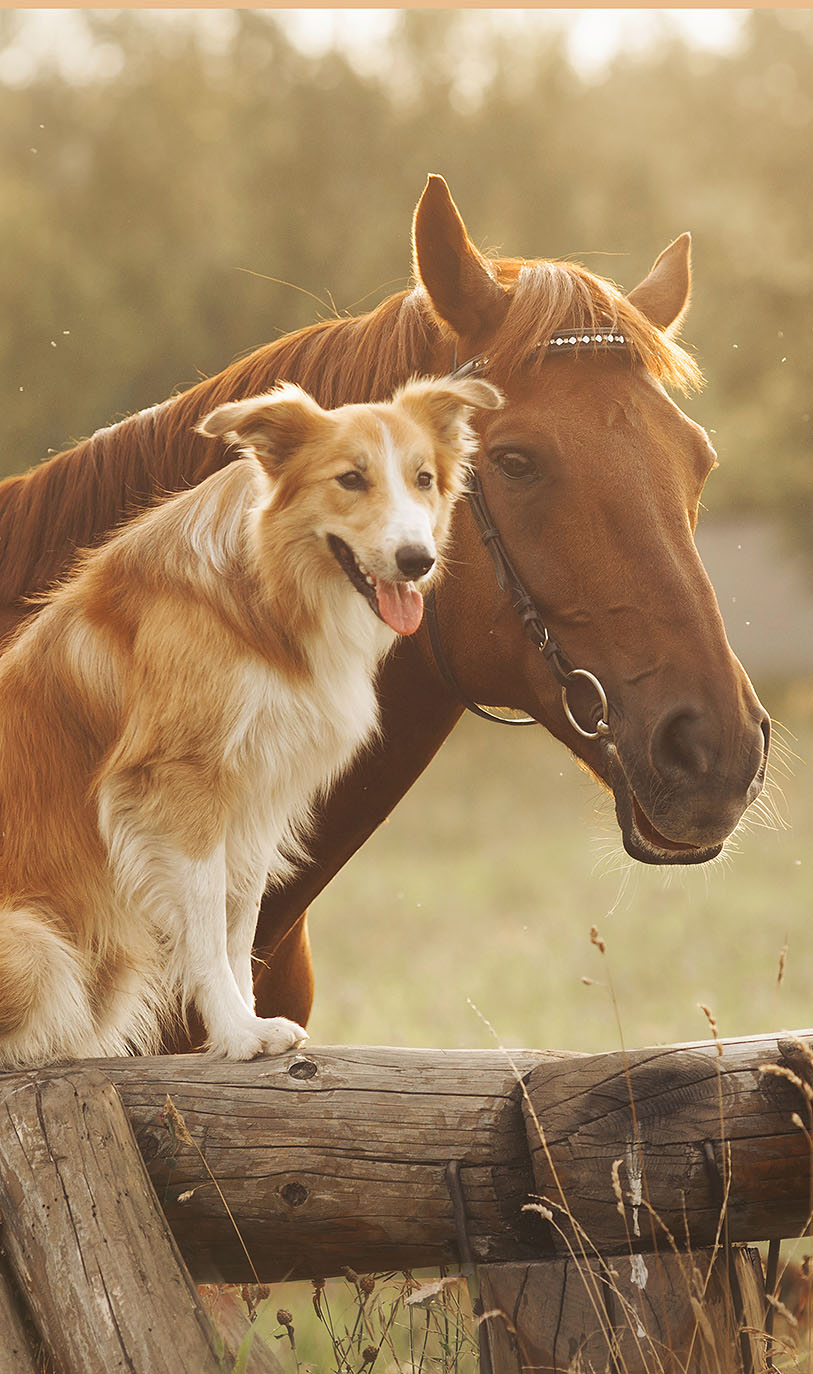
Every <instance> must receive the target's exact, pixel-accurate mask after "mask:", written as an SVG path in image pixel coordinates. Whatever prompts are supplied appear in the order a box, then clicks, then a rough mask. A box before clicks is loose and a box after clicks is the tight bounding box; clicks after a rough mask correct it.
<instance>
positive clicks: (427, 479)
mask: <svg viewBox="0 0 813 1374" xmlns="http://www.w3.org/2000/svg"><path fill="white" fill-rule="evenodd" d="M415 481H416V482H417V484H418V486H419V487H421V488H422V489H423V490H424V491H428V489H429V487H431V485H432V483H433V481H434V478H433V477H432V474H431V472H419V473H418V476H417V477H416V479H415Z"/></svg>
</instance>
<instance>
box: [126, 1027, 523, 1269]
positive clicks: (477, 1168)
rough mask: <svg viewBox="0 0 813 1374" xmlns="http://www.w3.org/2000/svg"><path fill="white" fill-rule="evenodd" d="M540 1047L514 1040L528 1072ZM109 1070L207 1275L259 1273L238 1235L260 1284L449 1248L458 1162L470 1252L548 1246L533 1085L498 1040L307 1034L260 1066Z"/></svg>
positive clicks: (187, 1248)
mask: <svg viewBox="0 0 813 1374" xmlns="http://www.w3.org/2000/svg"><path fill="white" fill-rule="evenodd" d="M547 1057H548V1056H546V1055H545V1054H542V1053H522V1054H518V1055H517V1056H516V1066H517V1069H518V1071H519V1073H520V1074H522V1075H525V1074H528V1073H529V1072H530V1071H531V1069H533V1068H534V1067H536V1066H537V1065H538V1064H540V1063H543V1062H544V1061H545V1060H546V1058H547ZM100 1067H101V1068H103V1071H104V1072H105V1073H107V1074H108V1075H109V1077H110V1078H111V1079H112V1080H113V1081H114V1082H115V1084H116V1086H117V1088H118V1090H119V1092H120V1094H121V1097H122V1100H123V1102H124V1105H125V1108H126V1110H127V1112H128V1114H129V1117H130V1120H131V1122H132V1125H133V1128H134V1131H135V1134H136V1138H137V1140H138V1143H139V1146H140V1148H141V1151H142V1154H143V1155H144V1159H145V1162H146V1164H147V1168H148V1171H149V1173H150V1176H151V1178H152V1181H153V1184H154V1186H155V1188H156V1191H157V1194H158V1197H159V1199H160V1200H161V1203H162V1205H163V1207H164V1209H165V1211H166V1215H167V1218H168V1220H169V1223H170V1226H171V1229H172V1231H173V1233H174V1235H175V1237H176V1240H177V1241H178V1244H179V1246H180V1249H181V1252H182V1254H183V1256H184V1258H185V1260H186V1262H187V1265H188V1266H189V1269H190V1271H191V1273H192V1274H193V1276H194V1277H195V1279H197V1280H198V1281H199V1282H207V1281H210V1282H217V1281H220V1282H239V1281H246V1280H248V1281H250V1280H251V1279H252V1271H251V1269H250V1267H249V1265H248V1261H247V1259H246V1255H245V1252H244V1250H243V1245H245V1248H246V1250H247V1251H248V1254H249V1255H250V1257H251V1261H252V1263H253V1265H254V1267H255V1269H256V1270H257V1273H258V1274H259V1275H260V1277H261V1279H262V1280H263V1281H267V1282H273V1281H275V1280H279V1279H282V1278H285V1277H288V1276H290V1277H314V1276H322V1275H323V1276H329V1275H331V1274H336V1273H338V1272H339V1271H340V1270H341V1269H342V1267H343V1266H350V1267H351V1268H353V1269H356V1270H358V1271H359V1272H364V1271H373V1270H379V1271H380V1270H386V1269H391V1268H397V1269H401V1268H419V1267H426V1266H435V1265H440V1264H449V1263H452V1264H453V1263H456V1262H457V1260H458V1258H459V1251H458V1241H457V1221H456V1216H455V1207H454V1205H453V1202H452V1196H451V1194H450V1188H449V1182H448V1180H447V1169H448V1166H449V1164H450V1162H452V1161H457V1162H458V1164H459V1166H460V1171H459V1177H460V1185H461V1189H462V1197H463V1212H464V1218H465V1220H464V1224H465V1226H466V1228H467V1232H468V1236H469V1240H470V1244H471V1248H472V1253H473V1255H474V1258H475V1259H476V1260H486V1259H493V1260H501V1259H506V1258H511V1259H516V1258H531V1257H532V1256H533V1255H534V1254H535V1253H537V1252H538V1247H537V1246H536V1245H535V1244H533V1243H531V1236H532V1232H533V1229H534V1228H533V1221H532V1219H530V1218H528V1217H527V1216H526V1215H525V1214H523V1212H522V1210H521V1209H522V1205H523V1203H524V1202H525V1201H526V1200H527V1197H528V1193H529V1191H530V1190H531V1189H532V1179H531V1172H530V1161H529V1158H528V1148H527V1144H526V1141H525V1128H524V1124H523V1119H522V1088H521V1083H520V1081H519V1080H518V1078H517V1075H516V1073H515V1072H514V1070H513V1068H512V1066H511V1063H510V1062H509V1060H508V1059H507V1057H506V1055H505V1054H504V1053H502V1052H500V1051H498V1050H494V1051H490V1050H488V1051H474V1052H471V1051H455V1050H416V1049H386V1048H384V1049H379V1048H332V1049H322V1048H315V1047H314V1048H313V1049H311V1048H310V1047H308V1049H307V1051H306V1052H303V1053H298V1054H296V1053H295V1054H289V1055H284V1056H279V1057H274V1058H268V1059H264V1060H255V1061H254V1062H252V1063H250V1064H222V1063H216V1062H213V1061H211V1060H208V1059H206V1058H204V1057H200V1056H175V1057H165V1058H158V1059H138V1060H132V1061H127V1062H125V1061H121V1060H118V1061H105V1062H104V1063H103V1064H101V1065H100ZM167 1095H169V1096H171V1098H172V1101H173V1103H174V1105H175V1107H176V1109H177V1110H178V1112H179V1113H180V1114H181V1116H182V1118H183V1120H184V1122H185V1124H186V1127H187V1129H188V1131H189V1133H190V1136H191V1138H192V1140H193V1141H194V1142H195V1146H197V1147H199V1148H200V1150H201V1151H202V1153H203V1156H204V1158H205V1161H206V1165H207V1166H208V1169H209V1170H211V1174H212V1175H213V1176H214V1178H215V1179H216V1180H217V1184H218V1187H219V1189H220V1190H221V1191H222V1194H223V1197H225V1200H226V1202H227V1203H228V1207H229V1210H230V1211H231V1213H232V1215H233V1217H234V1219H235V1222H236V1225H237V1228H238V1229H239V1232H240V1236H239V1237H238V1236H237V1234H236V1232H235V1228H234V1226H233V1225H232V1224H231V1222H230V1221H229V1218H228V1215H227V1213H226V1210H225V1207H224V1202H223V1198H222V1197H221V1196H220V1192H219V1191H218V1188H216V1187H215V1186H214V1184H213V1183H212V1181H211V1178H210V1175H209V1173H208V1172H207V1170H206V1168H204V1166H203V1164H202V1162H201V1158H200V1155H199V1154H198V1152H197V1149H196V1148H195V1146H189V1145H186V1144H184V1142H183V1141H182V1140H181V1139H179V1138H178V1137H177V1135H176V1136H175V1138H174V1139H173V1136H172V1134H171V1133H170V1130H168V1128H167V1125H166V1123H165V1121H164V1120H162V1111H163V1108H164V1102H165V1098H166V1097H167ZM190 1193H191V1196H189V1197H186V1195H187V1194H190ZM183 1199H186V1200H183Z"/></svg>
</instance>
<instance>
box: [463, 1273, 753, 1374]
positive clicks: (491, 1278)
mask: <svg viewBox="0 0 813 1374" xmlns="http://www.w3.org/2000/svg"><path fill="white" fill-rule="evenodd" d="M635 1265H636V1267H635V1268H634V1269H633V1267H632V1261H631V1257H630V1255H618V1256H616V1257H615V1259H614V1260H612V1261H610V1262H606V1261H605V1262H602V1261H600V1260H599V1259H597V1258H590V1259H589V1260H588V1261H586V1262H585V1261H584V1260H583V1259H581V1258H579V1260H578V1261H576V1260H574V1259H557V1260H538V1261H535V1262H534V1263H531V1264H489V1265H484V1266H482V1267H481V1269H480V1293H481V1298H482V1300H483V1306H484V1311H485V1312H486V1314H488V1315H487V1317H486V1321H485V1327H486V1332H487V1334H488V1341H489V1352H490V1355H491V1363H492V1367H493V1369H494V1370H495V1371H497V1374H530V1371H533V1372H534V1374H565V1371H568V1370H572V1369H576V1368H579V1369H584V1370H592V1371H594V1374H618V1371H619V1370H655V1369H657V1370H659V1371H661V1374H708V1371H709V1370H712V1369H725V1370H728V1371H731V1374H733V1372H734V1371H735V1370H745V1371H747V1374H751V1370H752V1369H762V1368H764V1367H765V1366H764V1358H763V1345H764V1342H763V1341H761V1340H760V1339H759V1337H758V1336H754V1335H750V1334H749V1335H745V1336H743V1335H742V1334H741V1328H742V1327H743V1326H745V1327H747V1328H752V1329H753V1330H754V1331H757V1332H758V1331H761V1330H762V1329H763V1327H764V1316H765V1304H764V1292H763V1289H762V1270H761V1268H760V1264H759V1255H758V1254H757V1252H756V1251H755V1250H735V1251H734V1252H733V1254H732V1265H733V1267H734V1270H735V1275H736V1277H735V1281H734V1282H735V1292H734V1293H733V1294H732V1292H731V1289H730V1287H729V1282H728V1278H727V1274H726V1264H725V1259H724V1257H723V1255H722V1253H721V1252H718V1253H717V1256H716V1259H715V1257H714V1256H713V1254H712V1252H711V1251H710V1250H701V1251H698V1252H696V1253H695V1254H693V1255H692V1256H691V1257H689V1256H687V1255H675V1254H673V1253H671V1252H670V1253H667V1254H664V1253H661V1254H651V1253H649V1254H646V1255H640V1254H638V1255H636V1258H635ZM701 1293H702V1295H703V1297H702V1303H701V1304H700V1316H699V1317H698V1308H697V1307H696V1306H695V1305H693V1302H692V1299H695V1300H696V1299H697V1298H698V1295H699V1294H701ZM743 1341H744V1342H745V1351H746V1352H747V1353H746V1360H747V1363H746V1364H743V1363H742V1356H743V1353H745V1352H744V1351H743V1348H742V1343H743ZM574 1361H576V1363H574Z"/></svg>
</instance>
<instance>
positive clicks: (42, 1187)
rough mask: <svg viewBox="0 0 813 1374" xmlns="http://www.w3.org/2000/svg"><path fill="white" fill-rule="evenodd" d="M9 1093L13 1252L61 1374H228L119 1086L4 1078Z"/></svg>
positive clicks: (100, 1078)
mask: <svg viewBox="0 0 813 1374" xmlns="http://www.w3.org/2000/svg"><path fill="white" fill-rule="evenodd" d="M0 1091H2V1098H0V1214H2V1217H3V1222H4V1232H3V1234H4V1240H5V1247H6V1251H7V1254H8V1257H9V1261H10V1263H11V1266H12V1269H13V1270H14V1273H15V1275H16V1278H17V1281H18V1283H19V1285H20V1287H21V1289H22V1290H23V1291H24V1292H25V1294H26V1296H27V1299H28V1302H29V1304H30V1307H31V1311H32V1315H33V1317H34V1319H35V1321H36V1322H37V1325H38V1327H39V1329H40V1332H41V1334H42V1337H43V1339H44V1340H45V1343H46V1345H47V1346H48V1349H49V1351H50V1353H51V1355H52V1357H53V1359H54V1361H55V1362H56V1364H57V1366H58V1367H59V1368H60V1370H61V1371H63V1374H112V1372H113V1371H115V1370H122V1371H124V1370H127V1371H128V1374H181V1371H183V1374H220V1371H222V1369H223V1364H222V1361H221V1359H220V1357H219V1353H218V1350H217V1349H216V1337H215V1335H214V1332H213V1329H212V1327H211V1325H210V1323H209V1321H208V1319H207V1318H206V1315H205V1313H204V1311H203V1308H202V1305H201V1303H200V1300H199V1298H198V1294H197V1291H196V1289H195V1287H194V1285H193V1284H192V1281H191V1279H190V1277H189V1274H188V1272H187V1270H186V1268H185V1266H184V1263H183V1261H182V1259H181V1257H180V1253H179V1251H178V1249H177V1246H176V1244H175V1241H174V1240H173V1238H172V1235H171V1233H170V1231H169V1229H168V1227H167V1225H166V1222H165V1220H164V1216H163V1213H162V1211H161V1208H160V1206H159V1204H158V1201H157V1198H156V1196H155V1193H154V1192H153V1189H152V1186H151V1184H150V1181H149V1178H148V1177H147V1173H146V1170H145V1168H144V1165H143V1162H142V1159H141V1155H140V1153H139V1150H138V1147H137V1145H136V1142H135V1138H134V1136H133V1132H132V1129H131V1127H130V1124H129V1121H128V1119H127V1116H126V1114H125V1112H124V1109H123V1107H122V1105H121V1101H120V1099H119V1096H118V1093H117V1092H116V1090H115V1088H114V1087H113V1085H112V1084H111V1083H110V1082H109V1080H108V1079H107V1078H106V1077H105V1076H104V1075H103V1074H102V1073H100V1072H99V1071H98V1070H97V1069H94V1068H81V1069H76V1068H74V1069H67V1070H66V1071H65V1072H64V1073H63V1074H61V1075H59V1076H53V1075H46V1076H44V1077H43V1078H41V1079H40V1078H39V1077H38V1075H37V1074H19V1075H6V1076H4V1078H3V1080H2V1085H1V1087H0ZM18 1367H19V1368H20V1369H24V1368H25V1364H24V1361H23V1362H22V1363H21V1364H20V1365H19V1366H16V1365H15V1366H14V1368H15V1371H16V1369H17V1368H18Z"/></svg>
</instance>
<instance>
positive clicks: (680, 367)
mask: <svg viewBox="0 0 813 1374" xmlns="http://www.w3.org/2000/svg"><path fill="white" fill-rule="evenodd" d="M493 267H494V268H495V270H496V275H497V279H498V281H499V282H500V284H501V285H502V286H504V287H506V288H507V289H508V291H509V293H510V297H511V299H510V305H509V308H508V311H507V312H506V315H505V318H504V321H503V324H502V327H501V328H500V330H499V332H498V333H497V335H496V336H495V338H494V341H493V343H491V344H490V345H489V350H488V353H489V361H490V363H491V364H492V367H493V369H494V372H495V374H498V375H499V376H500V377H505V378H507V377H509V376H510V375H511V373H512V372H514V371H516V370H517V368H519V367H522V366H526V365H527V364H528V363H529V362H531V363H533V362H537V363H541V362H543V361H544V358H545V354H546V350H545V348H544V346H542V347H541V345H545V344H546V343H547V341H548V340H549V339H550V338H551V337H552V336H553V335H555V334H556V333H557V332H559V331H561V330H563V329H573V330H575V331H576V332H577V333H578V332H580V331H585V332H587V333H596V332H601V331H605V332H606V331H609V332H611V333H621V334H623V335H624V338H625V340H626V342H627V347H628V349H629V352H630V355H631V356H632V358H633V359H634V360H635V361H636V362H639V363H642V364H643V366H644V367H645V368H646V370H647V372H649V373H650V374H651V376H653V377H655V378H656V379H657V380H658V381H661V382H664V383H665V384H666V385H667V386H672V387H675V388H677V389H678V390H680V391H689V390H691V389H692V388H693V387H696V386H699V385H700V383H701V381H702V377H701V373H700V369H699V367H698V366H697V363H696V362H695V360H694V358H693V357H692V356H691V354H690V353H687V351H686V349H685V348H682V347H681V345H680V344H679V343H678V342H677V340H676V339H674V338H672V337H671V336H670V334H669V333H668V332H665V331H663V330H661V329H659V328H658V327H657V326H656V325H654V324H652V323H651V321H650V320H648V319H647V318H646V316H645V315H642V314H641V312H640V310H637V309H636V307H635V306H634V305H632V303H631V302H630V301H629V300H628V299H627V297H626V296H625V295H624V294H623V292H622V291H621V290H620V289H619V288H618V287H617V286H616V285H615V284H614V283H613V282H611V281H608V280H606V279H605V278H603V277H597V276H595V275H594V273H592V272H589V271H588V270H587V268H585V267H582V266H581V265H579V264H577V263H571V262H556V261H553V260H547V259H543V260H538V261H531V262H525V261H523V260H520V259H516V258H504V259H498V260H496V261H494V263H493ZM591 346H592V345H586V346H585V347H591Z"/></svg>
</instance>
